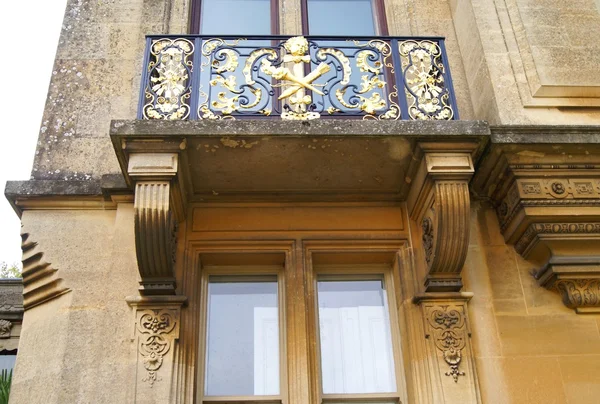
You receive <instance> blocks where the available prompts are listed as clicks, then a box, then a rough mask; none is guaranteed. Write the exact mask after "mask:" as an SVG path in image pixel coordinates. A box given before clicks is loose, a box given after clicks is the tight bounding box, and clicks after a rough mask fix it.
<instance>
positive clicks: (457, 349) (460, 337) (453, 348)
mask: <svg viewBox="0 0 600 404" xmlns="http://www.w3.org/2000/svg"><path fill="white" fill-rule="evenodd" d="M427 322H428V323H429V327H430V329H431V330H432V333H433V342H434V344H435V347H436V348H437V349H439V350H440V351H441V352H442V357H443V358H444V361H445V362H446V364H447V365H448V366H449V367H450V370H449V371H447V372H445V373H444V374H445V375H446V376H451V377H452V378H453V379H454V382H455V383H458V378H459V377H460V376H465V372H464V371H461V370H459V368H460V364H461V362H462V355H463V349H465V346H466V338H467V332H466V325H465V317H464V315H463V313H462V312H461V311H460V310H457V308H455V307H453V306H452V305H439V306H434V307H433V308H431V309H430V311H429V313H428V315H427Z"/></svg>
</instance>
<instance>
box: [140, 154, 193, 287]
mask: <svg viewBox="0 0 600 404" xmlns="http://www.w3.org/2000/svg"><path fill="white" fill-rule="evenodd" d="M177 170H178V155H177V153H132V154H131V155H130V158H129V165H128V174H129V176H130V178H131V179H132V180H133V181H134V182H135V203H134V208H135V244H136V254H137V259H138V268H139V272H140V275H141V278H142V280H141V282H140V285H141V286H140V293H141V294H143V295H171V294H175V286H176V285H175V276H174V272H173V265H174V261H175V247H176V242H177V236H176V233H177V223H178V218H177V215H176V212H175V209H174V205H181V204H182V202H181V197H180V193H179V192H177V191H178V187H177V184H176V179H177ZM177 208H178V210H179V211H180V212H181V211H183V208H181V206H177Z"/></svg>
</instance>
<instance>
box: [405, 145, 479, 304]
mask: <svg viewBox="0 0 600 404" xmlns="http://www.w3.org/2000/svg"><path fill="white" fill-rule="evenodd" d="M473 172H474V170H473V162H472V159H471V155H470V154H469V153H459V152H447V153H441V152H436V153H425V154H424V157H423V162H422V165H421V168H420V169H419V172H418V174H417V175H416V178H417V179H419V180H420V181H419V182H417V183H415V184H413V188H411V193H410V195H409V198H408V205H409V210H410V212H411V217H412V219H413V220H415V221H416V222H417V223H418V224H419V225H420V227H421V230H422V236H421V239H422V243H423V250H424V255H425V261H426V265H427V278H426V280H425V288H426V289H425V290H426V291H427V292H446V291H454V292H456V291H459V290H460V289H461V288H462V280H461V276H460V272H461V270H462V267H463V264H464V261H465V258H466V255H467V250H468V243H469V219H470V202H469V186H468V183H469V179H470V178H471V176H472V175H473Z"/></svg>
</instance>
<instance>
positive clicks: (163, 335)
mask: <svg viewBox="0 0 600 404" xmlns="http://www.w3.org/2000/svg"><path fill="white" fill-rule="evenodd" d="M176 321H177V320H176V319H175V317H174V315H173V313H172V312H171V311H169V310H143V311H140V312H138V321H137V324H136V328H137V332H138V333H139V345H138V352H139V354H140V356H141V359H142V363H143V366H144V369H145V370H146V376H145V377H144V378H143V379H142V381H144V382H148V383H149V384H150V386H153V385H154V383H156V382H158V381H160V380H161V379H160V378H159V377H158V370H159V369H160V368H161V366H162V364H163V361H164V357H165V355H167V353H168V352H169V350H170V349H171V345H172V343H173V340H174V336H173V335H170V334H172V332H173V331H174V330H175V327H176V325H177V324H176Z"/></svg>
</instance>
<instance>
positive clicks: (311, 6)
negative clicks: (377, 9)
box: [308, 0, 375, 36]
mask: <svg viewBox="0 0 600 404" xmlns="http://www.w3.org/2000/svg"><path fill="white" fill-rule="evenodd" d="M308 32H309V33H310V34H311V35H352V36H361V35H366V36H371V35H375V19H374V18H373V3H372V0H308Z"/></svg>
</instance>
